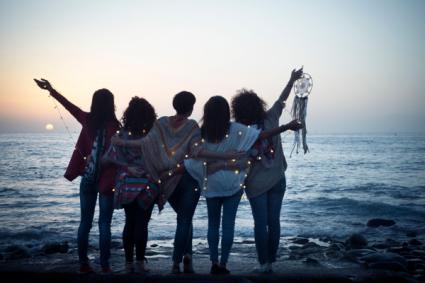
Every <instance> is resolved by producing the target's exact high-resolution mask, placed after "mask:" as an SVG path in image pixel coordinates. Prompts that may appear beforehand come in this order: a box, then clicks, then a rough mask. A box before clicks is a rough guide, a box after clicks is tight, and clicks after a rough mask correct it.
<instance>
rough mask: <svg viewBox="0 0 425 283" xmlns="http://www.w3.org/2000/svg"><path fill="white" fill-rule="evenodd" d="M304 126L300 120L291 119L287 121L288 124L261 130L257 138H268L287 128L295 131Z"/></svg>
mask: <svg viewBox="0 0 425 283" xmlns="http://www.w3.org/2000/svg"><path fill="white" fill-rule="evenodd" d="M303 127H304V125H303V123H301V121H299V120H292V121H291V122H289V123H288V124H285V125H282V126H279V127H277V128H272V129H268V130H265V131H262V132H261V133H260V135H259V136H258V139H259V140H262V139H268V138H270V137H272V136H275V135H278V134H280V133H283V132H285V131H287V130H292V131H297V130H299V129H302V128H303Z"/></svg>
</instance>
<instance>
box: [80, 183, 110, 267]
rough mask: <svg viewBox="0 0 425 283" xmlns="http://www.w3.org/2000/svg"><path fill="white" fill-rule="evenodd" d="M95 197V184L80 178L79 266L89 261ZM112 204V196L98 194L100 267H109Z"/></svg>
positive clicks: (96, 193)
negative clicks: (88, 251) (88, 254)
mask: <svg viewBox="0 0 425 283" xmlns="http://www.w3.org/2000/svg"><path fill="white" fill-rule="evenodd" d="M97 195H98V192H97V184H91V183H89V182H87V181H86V180H85V178H82V179H81V184H80V208H81V219H80V227H79V228H78V236H77V244H78V257H79V261H80V264H86V263H88V261H89V259H88V257H87V250H88V244H89V233H90V229H91V227H92V223H93V217H94V210H95V207H96V200H97ZM113 202H114V197H113V195H111V196H107V195H103V194H99V209H100V210H99V249H100V265H101V266H102V267H109V257H110V255H111V252H110V248H111V221H112V213H113V212H114V206H113Z"/></svg>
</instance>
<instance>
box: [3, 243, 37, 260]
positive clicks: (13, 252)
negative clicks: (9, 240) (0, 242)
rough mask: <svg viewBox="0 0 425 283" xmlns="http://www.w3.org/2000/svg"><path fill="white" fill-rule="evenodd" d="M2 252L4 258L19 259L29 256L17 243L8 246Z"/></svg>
mask: <svg viewBox="0 0 425 283" xmlns="http://www.w3.org/2000/svg"><path fill="white" fill-rule="evenodd" d="M4 252H5V255H4V257H5V259H21V258H28V257H30V256H31V255H30V253H29V252H28V250H27V249H25V248H24V247H21V246H18V245H12V246H9V247H7V248H6V249H5V250H4Z"/></svg>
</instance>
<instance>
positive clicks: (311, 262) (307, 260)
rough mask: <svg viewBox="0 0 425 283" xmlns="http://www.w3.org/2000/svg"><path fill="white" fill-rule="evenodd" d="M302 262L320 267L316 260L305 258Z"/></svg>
mask: <svg viewBox="0 0 425 283" xmlns="http://www.w3.org/2000/svg"><path fill="white" fill-rule="evenodd" d="M303 262H304V263H305V264H307V265H314V266H317V265H320V263H319V261H318V260H317V259H314V258H311V257H308V258H306V259H305V260H304V261H303Z"/></svg>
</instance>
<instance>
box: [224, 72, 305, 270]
mask: <svg viewBox="0 0 425 283" xmlns="http://www.w3.org/2000/svg"><path fill="white" fill-rule="evenodd" d="M302 73H303V71H302V68H301V69H299V70H297V71H296V70H293V72H292V74H291V78H290V79H289V82H288V84H287V85H286V87H285V88H284V89H283V91H282V93H281V95H280V96H279V98H278V99H277V100H276V102H275V103H274V104H273V106H272V107H271V108H270V109H269V110H267V111H266V104H265V102H264V101H263V100H262V99H261V98H260V97H259V96H258V95H257V94H256V93H255V92H253V91H248V90H246V89H243V90H241V91H239V92H238V93H237V95H236V96H234V97H233V99H232V112H233V116H234V118H235V121H236V122H239V123H241V124H244V125H250V126H251V127H253V128H257V129H262V130H267V129H271V128H274V127H277V126H278V125H279V118H280V116H281V115H282V111H283V108H284V107H285V101H286V99H287V98H288V96H289V94H290V92H291V89H292V86H293V84H294V82H295V81H296V80H297V79H299V78H300V77H301V75H302ZM298 128H299V127H298ZM294 130H297V129H294ZM254 150H255V151H256V153H255V154H256V158H255V162H254V163H253V166H252V167H251V170H250V172H249V174H248V177H247V178H246V189H245V192H246V195H247V197H248V199H249V202H250V204H251V209H252V214H253V216H254V236H255V246H256V249H257V254H258V261H259V263H260V267H259V268H256V269H255V270H254V271H256V272H261V273H267V272H271V271H272V263H273V262H275V261H276V253H277V249H278V247H279V240H280V211H281V206H282V200H283V196H284V194H285V190H286V179H285V170H286V167H287V163H286V160H285V156H284V154H283V149H282V140H281V138H280V135H276V136H273V137H271V138H269V139H265V140H262V141H258V142H257V143H256V144H255V145H254Z"/></svg>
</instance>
